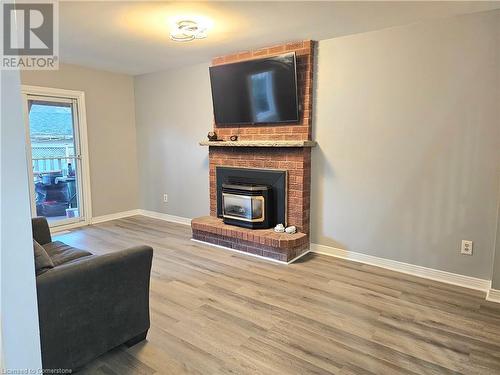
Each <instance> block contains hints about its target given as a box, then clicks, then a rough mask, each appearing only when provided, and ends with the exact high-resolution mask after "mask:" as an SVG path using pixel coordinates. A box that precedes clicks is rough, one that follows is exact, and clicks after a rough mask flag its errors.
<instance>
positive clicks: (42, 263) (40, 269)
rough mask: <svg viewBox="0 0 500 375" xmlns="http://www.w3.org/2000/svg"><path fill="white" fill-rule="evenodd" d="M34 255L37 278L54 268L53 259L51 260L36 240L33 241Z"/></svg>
mask: <svg viewBox="0 0 500 375" xmlns="http://www.w3.org/2000/svg"><path fill="white" fill-rule="evenodd" d="M33 253H34V256H35V273H36V275H37V276H38V275H41V274H42V273H44V272H47V271H48V270H50V269H51V268H54V263H53V262H52V259H50V257H49V254H47V252H46V251H45V249H44V248H43V246H42V245H40V244H39V243H38V242H36V241H35V240H33Z"/></svg>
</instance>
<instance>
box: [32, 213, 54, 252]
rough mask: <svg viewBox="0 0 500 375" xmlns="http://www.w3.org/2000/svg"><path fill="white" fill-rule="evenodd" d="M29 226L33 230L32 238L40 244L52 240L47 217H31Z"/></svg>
mask: <svg viewBox="0 0 500 375" xmlns="http://www.w3.org/2000/svg"><path fill="white" fill-rule="evenodd" d="M31 228H32V230H33V239H34V240H35V241H36V242H38V243H39V244H40V245H45V244H48V243H49V242H52V237H51V236H50V228H49V223H48V222H47V219H46V218H44V217H42V216H40V217H34V218H33V219H31Z"/></svg>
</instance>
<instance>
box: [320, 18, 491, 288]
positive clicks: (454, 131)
mask: <svg viewBox="0 0 500 375" xmlns="http://www.w3.org/2000/svg"><path fill="white" fill-rule="evenodd" d="M499 24H500V12H498V11H494V12H488V13H479V14H474V15H467V16H463V17H454V18H448V19H442V20H434V21H430V22H425V23H418V24H413V25H409V26H405V27H397V28H392V29H386V30H381V31H376V32H370V33H365V34H358V35H353V36H348V37H343V38H337V39H330V40H325V41H322V42H320V43H319V49H318V72H317V86H316V88H317V90H316V105H315V116H316V117H315V121H314V124H315V129H314V136H315V138H316V139H317V140H318V142H319V145H320V147H319V148H318V149H316V150H314V153H313V160H312V165H313V179H312V184H313V187H312V241H313V242H315V243H320V244H324V245H329V246H333V247H338V248H342V249H348V250H351V251H356V252H361V253H365V254H369V255H373V256H377V257H382V258H389V259H393V260H397V261H402V262H407V263H411V264H417V265H421V266H425V267H430V268H437V269H441V270H445V271H450V272H454V273H459V274H463V275H468V276H475V277H479V278H484V279H489V278H490V276H491V271H492V266H491V260H492V255H493V252H494V239H495V233H496V216H497V206H496V202H497V194H498V182H499V180H498V168H499V165H500V123H499V119H500V116H499V115H500V112H499V109H498V108H499V106H498V103H500V96H499V91H498V90H499V85H500V80H499V71H500V70H499V66H500V59H499V51H498V48H499V45H500V43H499V38H498V30H499V29H498V25H499ZM462 239H467V240H472V241H474V255H473V256H472V257H470V256H464V255H460V254H459V249H460V244H461V240H462Z"/></svg>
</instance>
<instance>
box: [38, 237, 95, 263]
mask: <svg viewBox="0 0 500 375" xmlns="http://www.w3.org/2000/svg"><path fill="white" fill-rule="evenodd" d="M43 247H44V248H45V251H46V252H47V254H48V255H49V257H50V259H51V260H52V262H53V263H54V266H56V267H57V266H60V265H61V264H66V263H68V262H72V261H74V260H76V259H80V258H83V257H87V256H90V255H92V253H89V252H88V251H85V250H82V249H78V248H76V247H73V246H70V245H67V244H65V243H64V242H61V241H53V242H49V243H48V244H46V245H44V246H43Z"/></svg>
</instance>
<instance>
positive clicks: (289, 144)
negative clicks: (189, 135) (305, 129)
mask: <svg viewBox="0 0 500 375" xmlns="http://www.w3.org/2000/svg"><path fill="white" fill-rule="evenodd" d="M200 146H210V147H212V146H214V147H314V146H316V141H201V142H200Z"/></svg>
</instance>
